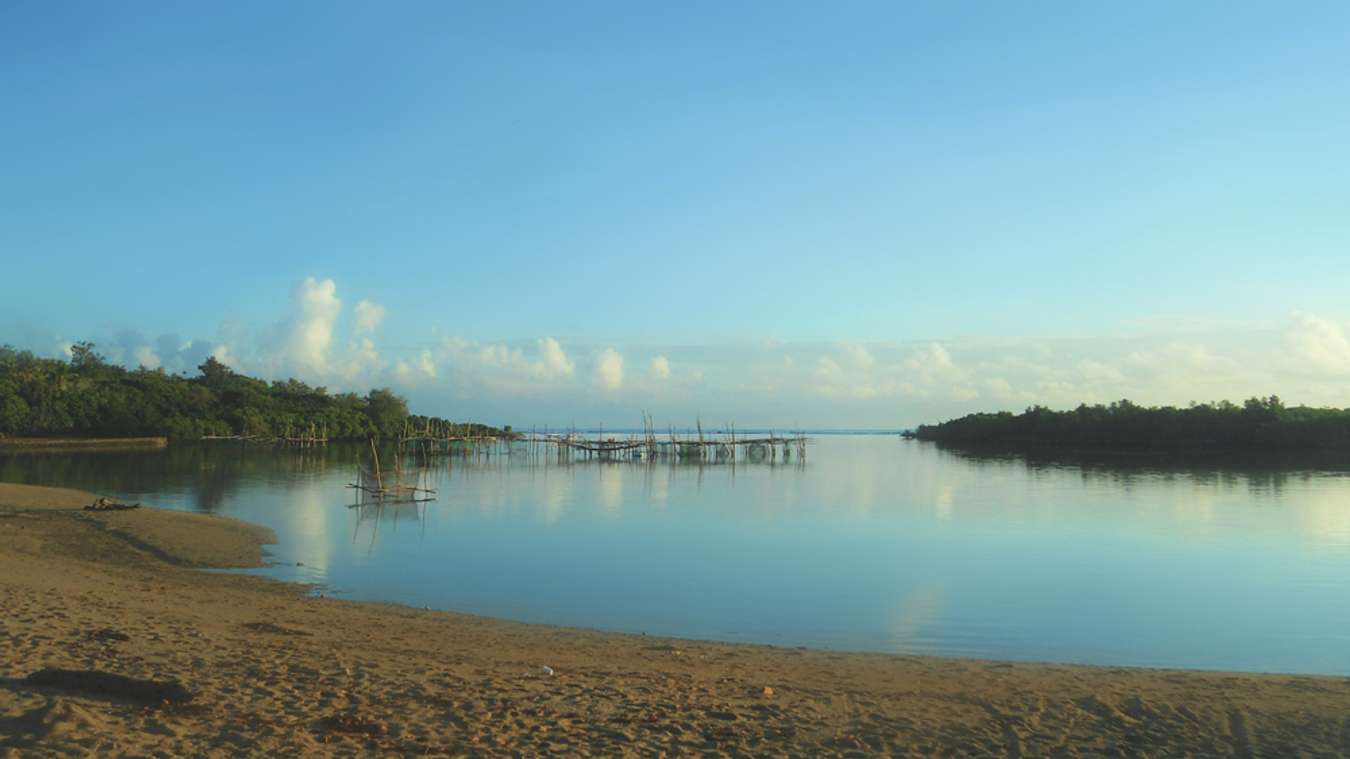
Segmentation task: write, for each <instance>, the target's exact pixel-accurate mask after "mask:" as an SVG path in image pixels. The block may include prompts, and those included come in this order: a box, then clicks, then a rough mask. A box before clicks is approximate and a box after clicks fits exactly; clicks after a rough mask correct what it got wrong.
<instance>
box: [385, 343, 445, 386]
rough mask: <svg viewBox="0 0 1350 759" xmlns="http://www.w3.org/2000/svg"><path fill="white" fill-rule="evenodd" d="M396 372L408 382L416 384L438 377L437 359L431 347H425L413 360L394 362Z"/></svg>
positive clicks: (402, 379) (399, 377)
mask: <svg viewBox="0 0 1350 759" xmlns="http://www.w3.org/2000/svg"><path fill="white" fill-rule="evenodd" d="M394 374H395V375H396V376H397V377H398V379H399V380H400V381H402V382H404V383H406V384H410V385H416V384H420V383H422V382H425V381H427V380H433V379H436V360H435V357H434V356H433V355H432V352H431V350H430V349H423V350H422V351H421V352H420V353H418V354H417V358H416V359H414V360H412V361H399V362H397V363H395V364H394Z"/></svg>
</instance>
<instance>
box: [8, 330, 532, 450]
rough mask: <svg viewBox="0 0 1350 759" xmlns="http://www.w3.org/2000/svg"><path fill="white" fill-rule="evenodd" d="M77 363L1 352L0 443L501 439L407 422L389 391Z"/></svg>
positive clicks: (442, 423) (422, 419)
mask: <svg viewBox="0 0 1350 759" xmlns="http://www.w3.org/2000/svg"><path fill="white" fill-rule="evenodd" d="M70 354H71V355H70V360H69V361H63V360H58V359H48V358H40V357H38V356H35V355H34V354H33V353H32V352H31V351H20V350H16V349H14V348H13V347H10V346H0V438H13V437H25V438H27V437H37V438H58V437H89V438H110V437H140V436H163V437H167V438H169V439H171V440H175V441H180V440H199V439H201V438H203V437H211V436H235V435H238V436H256V437H261V438H266V437H274V436H275V437H282V436H287V435H289V434H318V432H319V431H321V433H322V436H323V437H324V438H326V439H328V440H357V439H361V440H364V439H366V438H367V437H369V436H372V435H374V436H377V437H383V438H393V437H397V436H398V435H400V434H402V432H403V431H404V429H405V425H406V426H407V427H410V428H412V429H417V430H421V429H423V428H424V427H425V426H426V424H427V423H428V422H430V423H431V424H432V425H433V426H435V427H438V428H440V429H443V430H445V429H448V430H454V431H455V433H456V434H470V435H485V434H497V433H499V432H501V431H499V430H496V429H495V428H492V427H488V426H486V425H481V424H454V423H451V422H449V421H448V420H445V419H440V418H438V417H427V416H419V415H414V414H410V413H409V411H408V404H407V401H406V400H404V399H403V398H402V397H400V396H398V395H396V394H395V393H394V392H393V391H392V390H390V389H388V388H377V389H374V390H371V391H370V392H368V393H366V394H365V395H358V394H356V393H329V392H328V390H327V388H324V387H312V386H310V385H307V384H305V383H304V382H301V381H299V380H295V379H288V380H284V381H281V380H278V381H274V382H271V383H268V382H265V381H263V380H260V379H255V378H253V377H247V376H245V375H242V374H239V373H237V372H235V371H233V370H231V369H230V368H229V367H228V366H226V365H225V364H223V363H221V362H220V361H217V360H216V359H215V358H214V357H212V358H207V359H206V361H204V362H203V363H202V364H201V365H200V366H198V367H197V369H198V372H199V374H198V376H196V377H184V376H179V375H175V374H170V373H168V372H165V371H163V370H162V369H154V370H152V369H132V370H129V369H125V368H123V367H121V366H117V365H115V364H111V363H109V362H108V361H107V360H106V359H105V358H104V357H103V356H100V355H99V354H98V353H97V352H95V350H94V344H93V343H88V342H82V343H76V344H75V345H74V346H73V347H72V348H71V350H70ZM507 429H508V430H509V428H507Z"/></svg>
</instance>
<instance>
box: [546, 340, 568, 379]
mask: <svg viewBox="0 0 1350 759" xmlns="http://www.w3.org/2000/svg"><path fill="white" fill-rule="evenodd" d="M538 345H539V372H540V373H541V374H542V375H543V376H545V377H570V376H571V375H572V372H574V371H575V370H576V368H577V367H576V362H574V361H573V360H572V359H570V358H568V357H567V353H566V352H564V351H563V348H562V345H560V344H559V343H558V341H557V340H554V339H553V338H551V337H541V338H539V342H538Z"/></svg>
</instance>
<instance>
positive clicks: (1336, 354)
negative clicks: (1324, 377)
mask: <svg viewBox="0 0 1350 759" xmlns="http://www.w3.org/2000/svg"><path fill="white" fill-rule="evenodd" d="M1284 339H1285V345H1286V347H1287V349H1288V351H1289V354H1290V355H1291V356H1292V358H1293V359H1294V360H1295V361H1296V362H1298V363H1301V364H1303V366H1305V367H1308V368H1311V369H1313V370H1314V371H1318V372H1323V373H1326V374H1331V375H1345V374H1350V338H1347V337H1346V334H1345V329H1344V328H1343V327H1341V325H1340V324H1337V323H1336V322H1333V321H1330V320H1328V319H1323V318H1320V317H1318V316H1315V315H1313V314H1309V313H1304V312H1298V313H1295V314H1294V316H1293V321H1292V323H1291V324H1290V325H1289V326H1288V327H1287V328H1286V329H1285V333H1284Z"/></svg>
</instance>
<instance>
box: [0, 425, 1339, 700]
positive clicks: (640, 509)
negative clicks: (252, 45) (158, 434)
mask: <svg viewBox="0 0 1350 759" xmlns="http://www.w3.org/2000/svg"><path fill="white" fill-rule="evenodd" d="M359 455H360V449H359V448H358V447H351V448H346V447H339V446H334V447H331V448H330V449H329V450H327V451H323V452H321V453H318V454H314V453H308V454H306V453H293V452H274V451H272V450H270V449H260V448H247V449H246V448H240V447H236V446H232V445H226V446H218V447H209V448H208V447H195V446H194V447H186V448H178V449H171V450H169V451H167V452H143V453H115V454H114V453H103V454H63V455H27V456H12V457H9V458H0V479H4V480H10V481H28V482H35V483H45V484H62V485H71V486H77V487H84V488H88V489H91V490H98V491H100V492H104V493H112V494H116V495H119V496H123V497H126V498H133V499H139V500H144V501H147V502H151V503H154V504H156V505H161V506H166V507H170V508H175V509H183V510H188V511H208V512H214V513H218V514H226V515H230V516H234V517H239V518H242V519H246V520H250V521H253V522H257V523H260V524H264V525H266V526H268V527H271V528H272V529H273V530H275V531H276V533H277V537H278V540H279V543H278V545H276V546H273V547H272V549H271V551H272V556H273V559H274V560H275V562H276V565H275V566H273V567H271V568H269V569H267V570H265V573H267V574H270V575H273V576H276V577H280V578H284V579H288V580H303V581H307V582H316V583H322V584H323V585H325V586H326V587H327V592H330V593H337V594H342V595H343V596H345V597H350V598H358V599H383V600H391V601H397V602H401V603H406V604H412V605H416V606H423V605H426V606H431V607H434V608H444V609H454V610H459V611H467V612H473V613H477V614H485V615H491V616H498V617H507V618H511V619H518V620H525V621H532V622H547V623H554V624H563V625H574V626H581V627H595V628H603V629H609V630H623V631H633V632H638V631H642V632H648V633H652V634H662V635H673V636H681V637H692V638H712V639H719V640H733V641H752V642H758V643H772V644H776V645H791V646H799V645H800V646H812V647H823V648H838V649H852V650H874V651H895V652H909V653H923V654H940V655H954V656H976V657H985V658H997V659H1019V660H1047V661H1061V662H1087V663H1098V664H1125V665H1149V666H1169V667H1188V668H1206V669H1231V670H1257V671H1286V672H1309V673H1327V674H1342V675H1344V674H1350V466H1340V467H1338V466H1336V465H1332V466H1327V465H1325V464H1324V465H1321V466H1319V467H1314V468H1307V467H1306V466H1305V467H1304V468H1297V467H1272V466H1265V467H1263V468H1253V467H1250V466H1248V467H1243V466H1239V465H1237V464H1235V463H1234V462H1231V461H1227V462H1225V461H1223V460H1208V461H1207V460H1198V461H1195V460H1192V461H1177V460H1175V459H1169V458H1157V459H1132V458H1121V457H1117V458H1111V459H1105V460H1082V459H1080V460H1037V459H1026V458H1017V457H1001V458H1000V457H977V456H972V455H967V454H961V453H957V452H953V451H949V450H943V449H941V448H938V447H937V446H934V445H931V444H926V443H916V442H902V441H900V440H898V439H896V438H894V437H880V436H832V435H822V436H817V437H815V438H814V439H813V442H812V445H811V448H810V452H809V455H808V458H807V461H806V462H805V464H804V465H796V464H795V462H794V465H789V466H782V465H779V466H769V465H749V464H741V465H738V466H737V467H735V468H734V469H733V468H731V467H728V466H706V467H702V468H700V467H696V466H670V465H668V464H660V463H658V464H655V465H652V466H647V465H644V464H641V463H610V464H600V463H581V464H576V465H572V466H557V465H542V464H539V463H537V462H536V463H535V464H533V465H532V464H530V462H529V460H528V459H527V458H525V457H522V456H516V457H511V458H507V457H499V458H495V459H491V460H485V461H476V462H475V461H465V460H462V459H456V460H454V461H453V462H452V463H451V464H450V466H449V467H448V468H444V469H442V470H441V471H440V472H439V473H438V474H437V475H435V478H434V479H435V480H436V483H437V484H436V487H437V488H438V489H439V495H438V497H437V500H436V501H434V502H432V503H429V504H425V505H424V506H421V507H420V508H419V507H414V506H404V507H398V508H386V509H384V510H383V512H381V513H376V512H374V511H371V510H361V509H352V508H348V507H347V504H349V503H352V502H353V497H352V491H350V490H348V489H346V488H345V487H344V486H345V484H346V483H347V482H349V481H351V480H352V479H353V476H354V466H355V462H356V461H357V458H358V456H359ZM1347 464H1350V461H1347ZM297 562H299V563H301V564H303V566H297Z"/></svg>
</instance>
